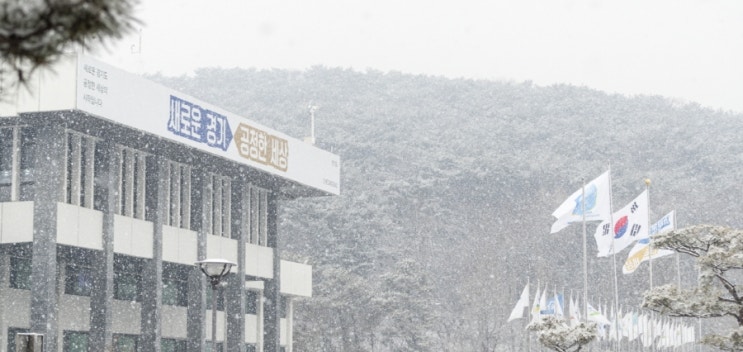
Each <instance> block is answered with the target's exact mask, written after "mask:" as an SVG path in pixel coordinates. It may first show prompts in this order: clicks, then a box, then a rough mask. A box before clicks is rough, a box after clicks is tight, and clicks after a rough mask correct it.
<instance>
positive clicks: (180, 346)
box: [160, 338, 186, 352]
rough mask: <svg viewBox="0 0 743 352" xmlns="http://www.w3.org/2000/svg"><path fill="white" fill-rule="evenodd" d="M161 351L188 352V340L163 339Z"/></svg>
mask: <svg viewBox="0 0 743 352" xmlns="http://www.w3.org/2000/svg"><path fill="white" fill-rule="evenodd" d="M160 350H161V351H162V352H186V340H176V339H165V338H164V339H161V340H160Z"/></svg>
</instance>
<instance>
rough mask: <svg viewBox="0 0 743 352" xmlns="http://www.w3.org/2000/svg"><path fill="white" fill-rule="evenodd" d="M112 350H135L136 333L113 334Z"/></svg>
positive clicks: (133, 351)
mask: <svg viewBox="0 0 743 352" xmlns="http://www.w3.org/2000/svg"><path fill="white" fill-rule="evenodd" d="M113 342H114V343H113V344H114V352H136V351H137V336H136V335H124V334H114V335H113Z"/></svg>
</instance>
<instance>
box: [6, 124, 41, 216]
mask: <svg viewBox="0 0 743 352" xmlns="http://www.w3.org/2000/svg"><path fill="white" fill-rule="evenodd" d="M35 146H36V134H35V131H34V130H33V129H31V128H30V127H4V128H0V202H8V201H19V200H21V201H26V200H32V199H33V183H34V178H33V176H34V175H33V172H34V156H33V150H34V148H35Z"/></svg>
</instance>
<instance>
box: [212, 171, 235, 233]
mask: <svg viewBox="0 0 743 352" xmlns="http://www.w3.org/2000/svg"><path fill="white" fill-rule="evenodd" d="M210 182H211V199H210V200H211V205H212V206H211V214H209V215H210V218H211V228H210V229H209V232H210V233H211V234H212V235H215V236H222V237H231V236H232V183H231V180H230V179H229V178H227V177H224V176H219V175H211V176H210Z"/></svg>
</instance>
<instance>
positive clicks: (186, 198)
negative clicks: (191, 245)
mask: <svg viewBox="0 0 743 352" xmlns="http://www.w3.org/2000/svg"><path fill="white" fill-rule="evenodd" d="M166 178H167V180H166V182H165V187H167V188H166V190H165V197H166V199H165V204H167V205H168V206H167V207H166V208H165V211H166V213H165V224H166V225H170V226H174V227H180V228H184V229H190V228H191V167H190V166H188V165H183V164H179V163H176V162H172V161H169V162H168V168H167V171H166Z"/></svg>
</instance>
